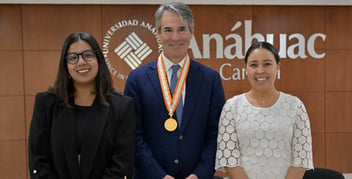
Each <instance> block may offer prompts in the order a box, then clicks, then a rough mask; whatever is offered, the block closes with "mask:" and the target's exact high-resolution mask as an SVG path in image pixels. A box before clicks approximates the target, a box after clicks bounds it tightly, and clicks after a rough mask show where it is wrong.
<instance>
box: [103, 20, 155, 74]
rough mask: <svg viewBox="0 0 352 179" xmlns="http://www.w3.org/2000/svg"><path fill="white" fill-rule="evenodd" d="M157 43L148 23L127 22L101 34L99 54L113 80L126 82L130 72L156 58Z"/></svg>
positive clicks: (117, 24) (139, 21) (153, 31)
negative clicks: (102, 57)
mask: <svg viewBox="0 0 352 179" xmlns="http://www.w3.org/2000/svg"><path fill="white" fill-rule="evenodd" d="M160 49H161V43H160V41H159V40H158V38H157V30H156V28H155V27H154V26H153V25H152V24H151V23H149V22H146V21H142V20H138V19H129V20H122V21H119V22H116V23H115V24H113V25H112V26H110V27H109V29H108V30H107V32H106V33H105V35H104V40H103V46H102V51H103V54H104V57H105V62H106V64H107V65H108V68H109V70H110V73H111V74H112V76H113V78H117V79H118V80H126V79H127V77H128V74H129V72H130V71H131V70H134V69H136V68H137V67H139V66H141V65H143V64H145V63H147V62H149V61H151V60H153V59H156V58H157V56H158V54H159V50H160Z"/></svg>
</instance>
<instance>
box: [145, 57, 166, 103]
mask: <svg viewBox="0 0 352 179" xmlns="http://www.w3.org/2000/svg"><path fill="white" fill-rule="evenodd" d="M156 62H157V61H156V60H154V61H153V62H152V63H151V64H150V71H149V72H148V78H149V80H150V82H151V84H152V87H153V89H154V91H155V93H156V94H157V96H158V97H159V100H160V101H161V102H162V104H164V98H163V94H162V91H161V87H160V81H159V75H158V70H157V66H156V65H157V63H156Z"/></svg>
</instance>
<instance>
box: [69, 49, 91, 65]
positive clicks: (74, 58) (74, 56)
mask: <svg viewBox="0 0 352 179" xmlns="http://www.w3.org/2000/svg"><path fill="white" fill-rule="evenodd" d="M80 55H81V57H82V59H83V60H84V61H86V62H88V61H91V60H93V58H94V57H95V50H85V51H83V52H81V53H69V54H67V55H66V56H65V59H66V61H67V63H69V64H72V65H74V64H76V63H77V62H78V60H79V56H80Z"/></svg>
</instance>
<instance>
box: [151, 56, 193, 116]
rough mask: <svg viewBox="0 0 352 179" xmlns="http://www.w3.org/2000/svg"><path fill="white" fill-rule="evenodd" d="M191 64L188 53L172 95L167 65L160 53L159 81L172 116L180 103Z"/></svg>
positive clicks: (158, 65) (158, 63)
mask: <svg viewBox="0 0 352 179" xmlns="http://www.w3.org/2000/svg"><path fill="white" fill-rule="evenodd" d="M189 65H190V59H189V56H188V55H187V56H186V59H185V61H184V63H183V65H182V68H181V72H180V76H179V78H178V80H177V85H176V88H175V91H174V94H173V95H172V96H171V94H170V87H169V83H168V80H167V75H166V70H165V65H164V61H163V55H162V54H160V55H159V58H158V62H157V67H158V75H159V81H160V86H161V90H162V92H163V97H164V102H165V106H166V109H167V111H169V115H170V117H172V115H173V114H174V111H175V110H176V107H177V104H178V103H179V101H180V98H181V96H182V89H183V87H184V85H185V83H186V78H187V75H188V71H189Z"/></svg>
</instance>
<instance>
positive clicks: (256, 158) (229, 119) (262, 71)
mask: <svg viewBox="0 0 352 179" xmlns="http://www.w3.org/2000/svg"><path fill="white" fill-rule="evenodd" d="M279 59H280V58H279V55H278V53H277V50H276V49H275V48H274V47H273V46H272V45H271V44H269V43H267V42H258V43H255V44H253V45H252V46H251V47H250V48H249V49H248V51H247V53H246V56H245V68H246V75H247V78H248V81H249V83H250V85H251V89H250V90H249V91H248V92H245V93H243V94H240V95H237V96H234V97H232V98H230V99H228V100H227V102H226V104H225V105H224V107H223V110H222V113H221V117H220V121H219V135H218V146H217V153H216V163H215V169H220V170H225V171H226V172H227V173H228V175H229V177H230V178H231V179H242V178H250V179H291V178H292V179H298V178H302V177H303V175H304V172H305V170H306V169H312V168H313V158H312V137H311V129H310V122H309V118H308V115H307V111H306V109H305V107H304V104H303V103H302V101H301V100H300V99H298V98H297V97H295V96H292V95H289V94H286V93H284V92H280V91H278V90H277V89H276V88H275V80H276V76H277V73H278V70H279V68H280V65H279Z"/></svg>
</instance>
